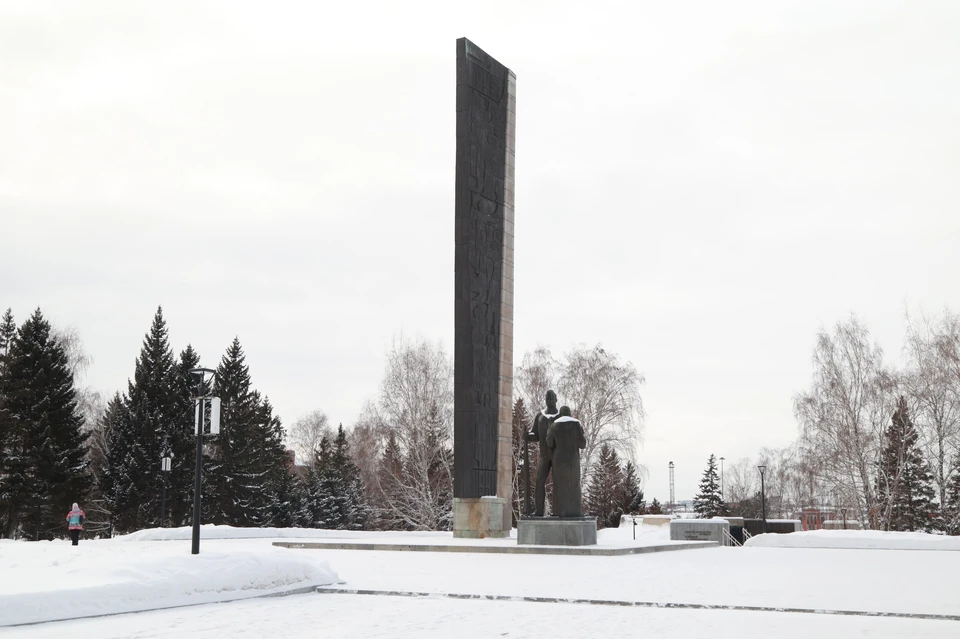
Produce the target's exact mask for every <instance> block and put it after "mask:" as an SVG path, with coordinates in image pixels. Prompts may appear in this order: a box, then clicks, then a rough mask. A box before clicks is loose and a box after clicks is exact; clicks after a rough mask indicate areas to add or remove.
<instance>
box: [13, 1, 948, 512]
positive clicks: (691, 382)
mask: <svg viewBox="0 0 960 639" xmlns="http://www.w3.org/2000/svg"><path fill="white" fill-rule="evenodd" d="M958 34H960V4H957V3H955V2H950V1H947V0H944V1H943V2H921V1H915V2H879V1H871V2H810V1H804V2H795V3H785V2H767V1H761V2H750V3H746V2H739V3H737V2H723V3H717V2H705V3H696V4H694V3H672V2H671V3H667V2H624V3H604V2H589V3H584V2H576V3H569V4H568V5H566V7H564V5H563V4H562V3H558V2H524V1H522V0H514V1H513V2H494V3H481V2H469V3H467V2H450V1H449V0H447V1H443V2H436V3H427V2H403V3H399V2H391V3H386V2H385V3H367V2H311V3H300V4H293V3H282V2H270V3H249V4H247V3H239V2H225V3H203V2H199V3H198V2H189V3H178V2H139V3H134V2H126V1H124V2H84V3H78V2H65V3H46V2H44V3H37V2H32V3H24V2H13V1H9V2H7V1H4V2H2V4H0V216H2V220H0V306H2V307H4V308H5V307H7V306H11V307H13V309H14V311H15V313H16V315H17V319H18V321H22V320H23V319H24V318H25V317H26V316H27V314H28V313H29V312H30V311H32V309H33V308H35V307H37V306H40V307H42V309H43V310H44V312H45V313H46V314H47V315H48V316H49V317H50V319H51V320H53V321H54V322H56V323H58V324H61V325H73V326H75V327H76V328H77V329H78V330H79V332H80V334H81V336H82V338H83V340H84V343H85V346H86V348H87V350H88V351H89V352H90V354H91V355H92V356H93V357H94V363H93V365H92V367H91V369H90V370H89V374H88V379H87V382H88V383H89V384H90V385H91V386H93V387H94V388H96V389H99V390H101V391H103V392H108V393H109V392H112V391H113V390H116V389H122V388H125V384H126V380H127V378H128V377H129V376H130V375H132V372H133V361H134V358H135V357H136V356H137V354H138V352H139V348H140V343H141V340H142V338H143V334H144V333H145V332H146V330H147V329H148V328H149V324H150V321H151V318H152V316H153V313H154V311H155V309H156V307H157V305H158V304H162V305H163V308H164V312H165V315H166V317H167V320H168V322H169V325H170V334H171V339H172V342H173V346H174V348H175V349H176V350H177V351H178V352H179V350H180V349H182V348H183V347H184V346H186V344H187V342H188V341H190V342H192V343H193V345H194V346H195V347H196V348H197V349H198V351H199V352H200V353H201V355H202V357H203V361H204V363H205V364H206V365H208V366H215V365H216V363H217V361H218V360H219V357H220V356H221V354H222V353H223V351H224V349H225V348H226V346H227V345H228V344H229V342H230V340H231V339H232V338H233V337H234V336H235V335H237V336H239V337H240V340H241V342H242V343H243V346H244V348H245V349H246V352H247V360H248V363H249V364H250V367H251V370H252V373H253V376H254V383H255V385H256V386H257V388H258V389H260V390H261V391H262V392H264V393H266V394H267V395H269V396H270V398H271V399H272V400H273V402H274V404H275V406H276V408H277V411H278V412H279V414H280V416H281V417H282V418H283V420H284V422H285V423H286V424H291V423H292V422H293V421H294V420H295V419H296V418H297V417H298V416H299V415H301V414H303V413H305V412H307V411H309V410H311V409H315V408H322V409H323V410H325V411H326V412H327V413H328V414H329V415H330V417H331V419H332V420H333V421H334V422H341V421H342V422H343V423H344V424H345V425H349V424H352V422H353V420H354V419H355V418H356V416H357V414H358V412H359V411H360V409H361V406H362V404H363V402H364V401H365V400H366V399H368V398H371V397H372V396H373V395H374V394H375V393H376V391H377V386H378V384H379V381H380V378H381V375H382V371H383V355H384V351H385V350H386V349H387V348H388V346H389V345H390V343H391V340H392V338H393V336H395V335H397V334H399V333H401V332H402V333H404V334H405V335H408V336H411V337H414V336H418V335H419V336H421V337H425V338H429V339H432V340H442V342H443V343H444V345H445V346H446V348H447V349H448V352H452V343H453V254H454V237H453V233H454V213H453V197H454V194H453V180H454V145H455V139H454V129H455V120H454V115H455V105H454V100H455V90H454V86H455V68H456V67H455V40H456V38H458V37H461V36H467V37H469V38H470V39H472V40H473V41H474V42H476V43H477V44H478V45H479V46H481V47H482V48H484V49H485V50H487V51H488V52H489V53H491V54H492V55H494V56H495V57H497V58H498V59H499V60H500V61H501V62H503V63H504V64H506V65H507V66H509V67H510V68H512V69H513V70H514V71H515V72H516V74H517V77H518V123H517V191H516V211H517V214H516V215H517V223H516V232H517V241H516V251H517V254H516V325H515V334H516V337H515V340H516V343H515V348H516V352H517V355H516V358H517V363H519V360H520V357H521V356H522V354H523V353H524V352H525V351H528V350H531V349H533V348H534V347H535V346H536V345H537V344H538V343H543V344H548V345H551V346H552V347H553V348H554V350H555V351H557V352H560V351H563V350H565V349H567V348H568V347H569V346H571V345H572V344H574V343H577V342H583V343H587V344H594V343H597V342H601V343H602V344H603V345H604V346H605V347H607V348H609V349H611V350H613V351H615V352H617V353H619V354H620V355H621V356H623V357H624V358H626V359H629V360H630V361H632V362H633V363H634V364H635V365H636V366H637V367H638V368H639V369H640V370H641V371H642V372H643V373H644V374H645V376H646V378H647V383H646V384H645V386H644V387H643V389H642V393H643V397H644V401H645V402H646V408H647V411H648V413H649V417H648V420H647V437H646V443H645V445H644V447H643V448H642V449H641V452H640V456H639V461H640V462H642V463H644V464H646V465H647V466H648V467H649V469H650V477H649V481H648V482H647V485H646V495H647V498H648V499H649V498H652V497H658V498H660V499H661V500H662V501H666V499H667V497H668V489H667V462H668V461H669V460H670V459H673V460H674V461H675V462H676V464H677V498H678V499H684V498H689V497H691V496H692V495H693V493H694V492H695V490H696V484H697V482H698V481H699V476H700V474H701V472H702V470H703V468H704V465H705V462H706V458H707V457H708V456H709V455H710V453H716V454H717V456H721V455H723V456H725V457H726V458H727V459H728V460H733V459H736V458H738V457H742V456H747V455H751V456H752V455H754V454H755V453H756V451H757V449H758V448H759V447H761V446H782V445H786V444H788V443H789V442H790V441H792V439H793V438H794V437H795V434H796V424H795V421H794V418H793V415H792V408H791V398H792V396H793V395H794V394H795V393H796V392H798V391H800V390H802V389H804V388H805V387H806V386H807V384H808V382H809V379H810V375H811V363H810V361H811V353H812V347H813V343H814V336H815V333H816V331H817V330H818V329H820V328H821V327H822V326H831V325H833V324H834V323H835V322H836V321H838V320H840V319H844V318H845V317H847V316H848V315H849V314H850V313H851V312H856V313H857V314H858V315H859V316H860V317H861V318H862V319H863V320H864V321H865V322H866V323H867V325H868V326H869V327H870V329H871V330H872V331H873V333H874V335H875V336H876V338H877V339H878V340H879V341H880V343H881V344H882V345H883V347H884V348H885V350H886V352H887V354H888V357H889V358H890V360H891V362H892V363H893V362H896V361H898V360H899V351H900V345H901V344H900V342H901V339H902V335H903V329H904V312H905V309H907V308H909V309H914V310H916V309H919V308H924V309H926V310H928V311H939V310H941V309H942V308H943V307H944V306H951V307H952V308H954V309H960V299H958V290H960V289H958V287H957V282H958V279H960V258H958V256H957V250H956V239H957V238H958V236H960V215H958V211H957V202H958V199H960V198H958V196H960V181H958V176H960V127H958V122H960V37H958Z"/></svg>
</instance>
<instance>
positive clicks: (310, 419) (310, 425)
mask: <svg viewBox="0 0 960 639" xmlns="http://www.w3.org/2000/svg"><path fill="white" fill-rule="evenodd" d="M324 437H326V438H327V439H329V440H330V441H333V438H334V432H333V428H332V427H331V426H330V418H329V417H327V414H326V413H325V412H323V411H322V410H313V411H310V412H309V413H307V414H306V415H304V416H303V417H301V418H300V419H298V420H297V421H295V422H294V423H293V426H291V427H290V430H288V431H287V443H288V444H289V445H290V447H291V448H293V450H294V451H295V452H296V454H297V458H298V459H300V460H303V464H304V465H305V466H309V467H311V468H313V466H314V463H315V462H316V460H317V452H318V451H319V450H320V440H322V439H323V438H324Z"/></svg>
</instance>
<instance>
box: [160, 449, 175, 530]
mask: <svg viewBox="0 0 960 639" xmlns="http://www.w3.org/2000/svg"><path fill="white" fill-rule="evenodd" d="M172 461H173V451H171V450H170V440H169V438H167V439H165V440H164V442H163V453H162V457H160V475H161V476H162V477H163V493H162V494H163V496H162V497H161V498H160V527H161V528H163V517H164V515H165V514H166V513H167V475H168V474H169V473H170V464H171V462H172Z"/></svg>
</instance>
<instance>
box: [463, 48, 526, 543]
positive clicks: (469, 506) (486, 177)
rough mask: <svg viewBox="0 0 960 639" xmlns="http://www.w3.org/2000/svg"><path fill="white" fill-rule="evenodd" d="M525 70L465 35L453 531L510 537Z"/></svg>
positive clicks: (467, 534) (468, 534)
mask: <svg viewBox="0 0 960 639" xmlns="http://www.w3.org/2000/svg"><path fill="white" fill-rule="evenodd" d="M515 136H516V76H515V75H514V74H513V72H511V71H510V70H509V69H507V68H506V67H505V66H503V65H502V64H500V63H499V62H497V61H496V60H495V59H494V58H493V57H491V56H490V55H488V54H487V53H485V52H484V51H483V50H481V49H480V48H479V47H477V46H476V45H475V44H473V43H472V42H470V41H469V40H467V39H466V38H460V39H459V40H457V152H456V184H455V192H456V202H455V213H456V228H455V232H456V252H455V258H454V262H455V277H454V279H455V286H456V293H455V310H454V322H455V329H454V427H453V431H454V432H453V455H454V477H453V495H454V506H453V508H454V512H453V515H454V535H455V536H458V537H486V536H495V537H505V536H508V535H509V534H510V528H511V523H512V516H511V513H512V510H511V505H510V500H511V498H512V491H513V449H512V446H513V440H512V414H511V411H512V400H513V237H514V230H513V221H514V218H513V191H514V186H513V181H514V140H515Z"/></svg>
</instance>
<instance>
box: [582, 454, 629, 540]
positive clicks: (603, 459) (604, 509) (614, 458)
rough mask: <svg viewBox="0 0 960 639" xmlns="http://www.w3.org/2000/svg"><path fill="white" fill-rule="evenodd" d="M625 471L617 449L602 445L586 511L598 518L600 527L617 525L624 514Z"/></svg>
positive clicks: (587, 497) (590, 484)
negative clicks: (621, 465)
mask: <svg viewBox="0 0 960 639" xmlns="http://www.w3.org/2000/svg"><path fill="white" fill-rule="evenodd" d="M623 489H624V473H623V469H622V468H621V467H620V457H619V455H617V451H616V449H614V448H613V447H612V446H609V445H607V444H604V445H603V446H601V447H600V456H599V458H598V459H597V462H596V465H595V466H594V469H593V472H592V473H591V475H590V483H589V484H588V486H587V496H586V511H587V513H588V514H590V515H592V516H594V517H596V518H597V526H598V527H600V528H607V527H614V528H615V527H617V526H619V525H620V516H621V515H623V499H624V497H623V494H624V490H623Z"/></svg>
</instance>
